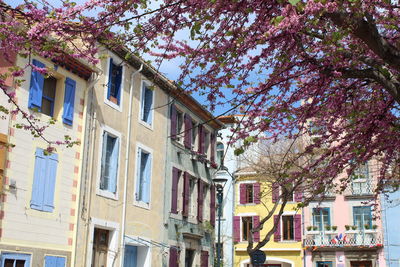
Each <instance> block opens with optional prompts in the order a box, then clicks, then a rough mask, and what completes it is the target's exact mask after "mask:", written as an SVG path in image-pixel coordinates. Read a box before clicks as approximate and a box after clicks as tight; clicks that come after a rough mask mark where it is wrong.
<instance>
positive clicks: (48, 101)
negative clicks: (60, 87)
mask: <svg viewBox="0 0 400 267" xmlns="http://www.w3.org/2000/svg"><path fill="white" fill-rule="evenodd" d="M56 88H57V79H56V78H54V77H48V78H45V79H44V84H43V95H42V106H41V108H40V110H41V112H42V113H43V114H46V115H48V116H53V114H54V102H55V98H56Z"/></svg>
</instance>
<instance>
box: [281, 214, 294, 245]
mask: <svg viewBox="0 0 400 267" xmlns="http://www.w3.org/2000/svg"><path fill="white" fill-rule="evenodd" d="M284 217H290V218H292V227H291V230H292V232H293V233H292V238H291V239H285V238H284V235H285V231H284V230H285V226H284V225H285V224H284V221H283V219H284ZM294 224H295V222H294V215H289V214H282V216H281V241H295V229H294V228H295V225H294ZM289 234H290V230H289Z"/></svg>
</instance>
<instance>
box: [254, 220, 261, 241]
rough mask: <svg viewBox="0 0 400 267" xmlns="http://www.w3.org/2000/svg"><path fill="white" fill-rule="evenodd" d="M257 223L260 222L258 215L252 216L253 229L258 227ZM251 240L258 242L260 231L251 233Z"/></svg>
mask: <svg viewBox="0 0 400 267" xmlns="http://www.w3.org/2000/svg"><path fill="white" fill-rule="evenodd" d="M259 224H260V216H253V229H255V228H256V227H258V225H259ZM253 240H254V242H260V231H258V232H255V233H254V234H253Z"/></svg>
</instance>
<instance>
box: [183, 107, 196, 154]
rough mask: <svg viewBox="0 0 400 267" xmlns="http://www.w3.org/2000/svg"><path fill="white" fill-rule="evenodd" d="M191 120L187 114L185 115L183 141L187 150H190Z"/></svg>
mask: <svg viewBox="0 0 400 267" xmlns="http://www.w3.org/2000/svg"><path fill="white" fill-rule="evenodd" d="M192 131H194V129H192V118H191V117H190V115H189V114H187V113H185V139H184V145H185V147H186V148H187V149H192Z"/></svg>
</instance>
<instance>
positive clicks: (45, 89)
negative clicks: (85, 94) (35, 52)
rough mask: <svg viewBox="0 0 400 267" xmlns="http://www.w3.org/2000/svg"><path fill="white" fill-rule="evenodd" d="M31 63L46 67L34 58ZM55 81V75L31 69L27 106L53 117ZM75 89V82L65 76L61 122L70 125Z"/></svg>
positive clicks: (56, 81)
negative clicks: (47, 74)
mask: <svg viewBox="0 0 400 267" xmlns="http://www.w3.org/2000/svg"><path fill="white" fill-rule="evenodd" d="M32 64H33V65H35V66H36V67H39V68H45V67H46V65H45V64H43V63H42V62H40V61H38V60H35V59H34V60H33V61H32ZM57 83H58V80H57V79H56V78H55V77H52V76H50V77H45V76H44V75H43V74H41V73H39V72H37V71H32V74H31V83H30V87H29V101H28V107H29V108H30V109H36V110H38V111H39V112H41V113H43V114H46V115H48V116H51V117H53V115H54V111H55V102H56V88H57ZM75 89H76V82H75V81H74V80H72V79H70V78H66V80H65V92H64V111H63V116H62V118H63V122H64V123H65V124H68V125H72V121H73V116H74V102H75Z"/></svg>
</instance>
